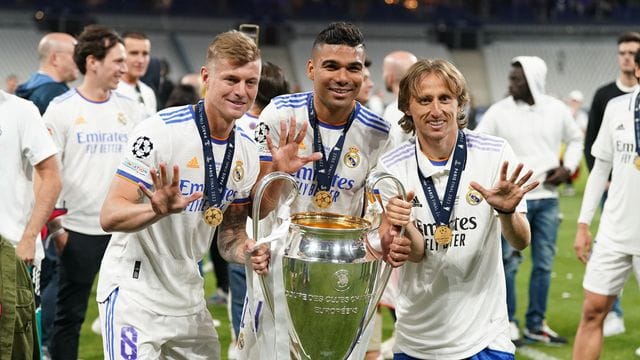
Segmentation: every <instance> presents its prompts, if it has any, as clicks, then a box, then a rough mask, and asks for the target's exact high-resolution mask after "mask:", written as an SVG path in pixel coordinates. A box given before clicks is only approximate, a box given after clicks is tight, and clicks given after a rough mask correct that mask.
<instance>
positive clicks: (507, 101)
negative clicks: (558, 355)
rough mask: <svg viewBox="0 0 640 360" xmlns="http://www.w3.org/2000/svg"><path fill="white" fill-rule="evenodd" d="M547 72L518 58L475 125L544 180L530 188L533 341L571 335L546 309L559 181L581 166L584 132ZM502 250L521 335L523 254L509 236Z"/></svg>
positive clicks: (558, 340)
mask: <svg viewBox="0 0 640 360" xmlns="http://www.w3.org/2000/svg"><path fill="white" fill-rule="evenodd" d="M546 74H547V66H546V64H545V62H544V60H542V59H540V58H539V57H536V56H518V57H515V58H513V59H512V60H511V72H510V73H509V94H510V95H509V96H508V97H506V98H504V99H502V100H500V101H498V102H497V103H495V104H493V105H492V106H491V107H490V108H489V109H488V110H487V112H486V113H485V115H484V117H483V119H482V121H481V122H480V124H479V125H478V127H477V128H476V131H478V132H480V133H486V134H490V135H495V136H499V137H502V138H504V139H506V140H507V141H509V143H510V144H511V146H512V147H513V150H514V152H515V154H516V156H518V158H519V159H520V161H522V162H523V163H524V164H526V165H527V167H530V168H531V169H532V170H533V179H534V180H537V181H539V182H540V183H541V184H542V185H541V186H540V187H538V188H536V189H534V190H533V191H531V192H530V193H529V194H527V217H528V219H529V223H530V224H531V254H532V259H533V268H532V270H531V278H530V281H529V307H528V309H527V312H526V324H525V328H524V335H525V338H526V339H527V340H529V341H539V342H543V343H547V344H564V343H566V339H565V338H563V337H561V336H559V335H558V334H556V333H555V332H554V331H553V330H551V328H550V327H549V326H548V325H547V324H546V322H545V314H546V310H547V298H548V291H549V285H550V282H551V270H552V267H553V259H554V257H555V252H556V240H557V233H558V226H559V224H560V217H559V206H558V191H557V187H558V185H559V184H562V183H564V182H565V181H566V180H567V179H568V178H569V177H570V176H571V174H572V173H574V172H575V170H576V169H577V168H578V166H579V164H580V159H581V157H582V147H583V145H582V140H583V135H582V131H580V128H579V127H578V125H577V124H576V122H575V120H573V117H572V116H571V113H570V111H569V108H568V107H567V106H566V105H565V104H564V103H563V102H562V101H560V100H558V99H556V98H554V97H552V96H549V95H546V94H545V80H546ZM562 143H565V144H566V150H565V153H564V159H563V162H564V164H563V166H560V160H559V152H560V146H561V144H562ZM502 250H503V258H504V266H505V273H506V281H507V307H508V311H509V320H510V321H511V322H512V325H511V326H512V328H513V335H512V340H514V341H516V340H518V339H519V337H520V336H519V331H518V329H517V321H516V318H515V311H516V294H515V291H516V288H515V277H516V273H517V271H518V267H519V265H520V263H521V262H522V256H521V253H520V251H518V250H517V249H513V248H512V247H510V246H509V244H508V242H506V241H503V247H502Z"/></svg>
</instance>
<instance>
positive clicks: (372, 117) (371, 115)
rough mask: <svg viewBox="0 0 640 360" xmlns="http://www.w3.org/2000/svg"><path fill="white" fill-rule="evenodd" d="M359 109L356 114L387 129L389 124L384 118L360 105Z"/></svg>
mask: <svg viewBox="0 0 640 360" xmlns="http://www.w3.org/2000/svg"><path fill="white" fill-rule="evenodd" d="M361 109H362V110H361V111H360V113H359V114H358V115H361V116H362V117H363V118H365V119H367V121H369V122H371V123H374V124H377V125H378V126H382V127H383V128H385V129H387V131H389V129H390V126H389V123H388V122H387V121H386V120H384V119H383V118H381V117H380V116H378V115H376V114H375V113H373V112H372V111H370V110H369V109H367V108H365V107H362V108H361Z"/></svg>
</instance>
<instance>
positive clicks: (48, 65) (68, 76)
mask: <svg viewBox="0 0 640 360" xmlns="http://www.w3.org/2000/svg"><path fill="white" fill-rule="evenodd" d="M75 45H76V39H74V38H73V36H71V35H69V34H65V33H55V32H54V33H49V34H47V35H45V36H43V37H42V39H41V40H40V43H39V44H38V59H39V60H40V67H39V68H38V71H37V72H35V73H33V75H31V77H29V79H28V80H27V82H25V83H24V84H21V85H20V86H18V89H17V90H16V95H18V96H20V97H21V98H24V99H27V100H31V101H32V102H33V103H34V104H36V106H37V107H38V110H40V114H41V115H42V114H44V111H45V110H47V106H49V102H50V101H51V100H53V98H54V97H56V96H58V95H62V94H64V93H65V92H66V91H67V90H69V86H67V83H69V82H72V81H74V80H75V79H76V78H77V77H78V68H77V67H76V64H75V62H73V49H74V47H75Z"/></svg>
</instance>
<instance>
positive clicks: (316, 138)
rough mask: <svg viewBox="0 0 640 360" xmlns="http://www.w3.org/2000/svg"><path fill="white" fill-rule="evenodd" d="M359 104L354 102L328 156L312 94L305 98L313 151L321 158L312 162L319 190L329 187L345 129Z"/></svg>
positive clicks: (340, 150) (347, 127) (346, 129)
mask: <svg viewBox="0 0 640 360" xmlns="http://www.w3.org/2000/svg"><path fill="white" fill-rule="evenodd" d="M359 106H360V105H359V104H358V103H356V108H355V109H354V110H353V111H351V114H350V115H349V119H348V120H347V124H346V125H345V126H344V129H343V130H342V134H341V135H340V138H338V141H337V142H336V145H335V146H334V147H333V148H332V149H331V152H330V153H329V158H328V159H327V157H326V156H325V154H324V147H323V146H322V137H321V136H320V129H319V128H318V119H317V118H316V111H315V109H314V107H313V94H311V95H310V96H309V98H308V99H307V109H308V110H309V123H311V127H312V128H313V151H314V152H316V151H319V152H321V153H322V158H321V159H320V160H318V161H316V162H314V163H313V168H314V176H315V178H316V183H317V186H318V190H319V191H328V190H329V188H330V187H331V179H333V176H334V175H335V173H336V169H337V168H338V161H339V159H340V154H341V153H342V147H343V146H344V139H345V137H346V134H347V131H348V130H349V127H351V124H352V123H353V119H354V118H355V116H356V113H357V112H358V110H359Z"/></svg>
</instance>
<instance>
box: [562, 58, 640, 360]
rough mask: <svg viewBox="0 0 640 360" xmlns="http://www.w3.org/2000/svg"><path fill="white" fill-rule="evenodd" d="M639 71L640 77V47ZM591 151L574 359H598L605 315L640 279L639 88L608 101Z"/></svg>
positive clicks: (579, 250) (580, 239) (580, 231)
mask: <svg viewBox="0 0 640 360" xmlns="http://www.w3.org/2000/svg"><path fill="white" fill-rule="evenodd" d="M635 76H636V77H638V78H640V53H638V52H636V54H635ZM591 153H592V155H593V157H594V158H595V162H594V164H593V169H592V170H591V173H590V174H589V179H588V180H587V185H586V187H585V189H584V197H583V200H582V206H581V208H580V216H579V217H578V225H577V232H576V237H575V242H574V249H575V252H576V257H577V258H578V260H580V261H581V262H582V263H586V264H587V268H586V270H585V274H584V279H583V282H582V287H583V288H584V302H583V305H582V317H581V319H580V325H579V326H578V330H577V332H576V339H575V344H574V346H573V359H580V360H590V359H598V358H600V352H601V351H602V342H603V326H604V321H605V316H608V315H607V314H608V313H609V312H610V311H611V307H612V306H613V303H614V302H615V301H616V299H617V297H618V295H619V294H620V292H621V291H622V288H623V287H624V285H625V283H626V281H627V279H628V278H629V275H630V274H631V273H632V272H634V271H635V277H636V280H637V281H638V283H639V284H640V268H638V266H637V265H639V264H637V262H638V258H639V257H640V222H638V216H637V212H636V209H637V206H638V203H639V202H640V192H639V191H638V189H640V90H638V89H636V90H635V91H633V92H632V93H630V94H625V95H622V96H618V97H616V98H613V99H611V100H610V101H609V103H608V104H607V107H606V108H605V111H604V117H603V118H602V126H601V127H600V132H599V133H598V137H596V140H595V142H594V143H593V146H592V148H591ZM609 174H611V183H610V185H609V186H608V191H609V195H608V198H607V201H606V202H605V204H604V208H603V209H602V216H601V217H600V224H599V226H598V233H597V235H596V238H595V241H592V237H591V233H590V231H589V225H590V224H591V220H592V219H593V216H594V214H595V213H596V211H597V209H598V204H599V203H600V199H601V198H602V194H603V193H604V191H605V189H607V182H608V178H609ZM634 263H635V264H634ZM636 353H638V352H637V351H636Z"/></svg>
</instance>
